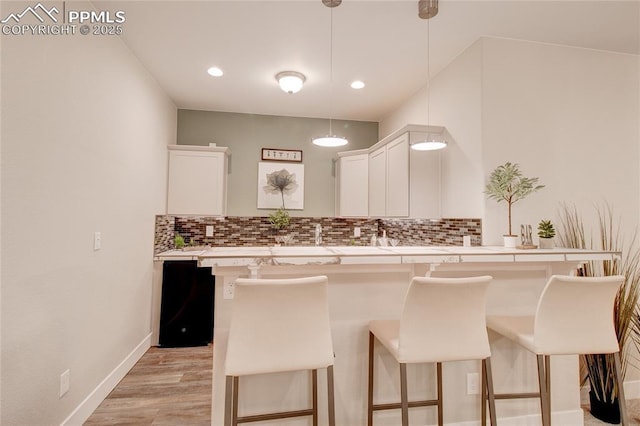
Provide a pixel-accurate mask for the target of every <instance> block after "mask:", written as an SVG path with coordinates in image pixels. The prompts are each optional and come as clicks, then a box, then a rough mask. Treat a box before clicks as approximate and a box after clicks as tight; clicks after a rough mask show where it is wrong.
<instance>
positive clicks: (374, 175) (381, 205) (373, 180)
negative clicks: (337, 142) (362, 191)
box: [367, 146, 387, 216]
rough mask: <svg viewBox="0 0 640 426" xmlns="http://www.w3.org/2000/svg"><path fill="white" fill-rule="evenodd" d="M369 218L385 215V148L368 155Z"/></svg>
mask: <svg viewBox="0 0 640 426" xmlns="http://www.w3.org/2000/svg"><path fill="white" fill-rule="evenodd" d="M368 181H369V184H368V187H367V191H368V193H369V216H385V215H386V213H387V207H386V206H387V148H386V147H384V146H383V147H381V148H378V149H376V150H375V151H372V152H371V153H370V154H369V179H368Z"/></svg>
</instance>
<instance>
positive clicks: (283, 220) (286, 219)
mask: <svg viewBox="0 0 640 426" xmlns="http://www.w3.org/2000/svg"><path fill="white" fill-rule="evenodd" d="M290 222H291V216H290V215H289V212H288V211H286V210H285V209H284V208H283V207H281V208H279V209H278V210H276V211H275V213H271V214H270V215H269V223H271V227H272V228H273V229H283V228H286V227H287V226H289V223H290Z"/></svg>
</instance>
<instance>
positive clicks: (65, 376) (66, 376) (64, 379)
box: [60, 370, 71, 398]
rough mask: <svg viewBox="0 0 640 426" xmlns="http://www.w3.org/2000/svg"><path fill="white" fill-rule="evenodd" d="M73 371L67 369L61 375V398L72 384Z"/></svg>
mask: <svg viewBox="0 0 640 426" xmlns="http://www.w3.org/2000/svg"><path fill="white" fill-rule="evenodd" d="M70 375H71V372H70V371H69V370H66V371H65V372H64V373H62V374H61V375H60V398H62V397H63V396H64V394H66V393H67V392H69V386H70V385H71V377H70Z"/></svg>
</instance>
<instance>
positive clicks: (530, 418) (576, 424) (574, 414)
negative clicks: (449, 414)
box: [446, 409, 584, 426]
mask: <svg viewBox="0 0 640 426" xmlns="http://www.w3.org/2000/svg"><path fill="white" fill-rule="evenodd" d="M498 411H499V409H498ZM551 420H552V421H551V424H554V425H563V426H583V425H584V413H583V412H582V410H573V411H560V412H558V411H556V412H554V413H553V418H552V419H551ZM540 422H541V419H540V414H531V415H527V416H517V417H498V422H497V423H498V424H499V425H500V426H540ZM487 423H488V422H487ZM446 424H447V426H478V425H480V421H479V420H476V421H468V422H456V423H446Z"/></svg>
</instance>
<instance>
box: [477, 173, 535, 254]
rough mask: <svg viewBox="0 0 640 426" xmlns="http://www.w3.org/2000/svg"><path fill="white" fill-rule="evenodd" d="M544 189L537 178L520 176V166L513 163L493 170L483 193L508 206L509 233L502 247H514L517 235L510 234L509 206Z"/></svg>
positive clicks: (505, 236)
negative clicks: (504, 202)
mask: <svg viewBox="0 0 640 426" xmlns="http://www.w3.org/2000/svg"><path fill="white" fill-rule="evenodd" d="M542 188H544V185H538V178H537V177H536V178H527V177H524V176H522V172H521V171H520V166H519V165H518V164H513V163H509V162H507V163H505V164H503V165H501V166H498V167H496V168H495V170H494V171H493V172H491V175H490V176H489V182H488V183H487V185H486V187H485V191H484V193H485V194H487V195H488V197H489V198H492V199H494V200H496V201H497V202H498V203H499V202H501V201H506V203H507V206H508V220H509V228H508V230H509V233H508V234H505V235H504V246H505V247H515V246H516V240H517V235H514V234H513V233H512V232H511V206H512V205H513V204H514V203H515V202H517V201H520V200H522V199H523V198H525V197H526V196H527V195H529V194H531V193H532V192H535V191H537V190H539V189H542Z"/></svg>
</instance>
